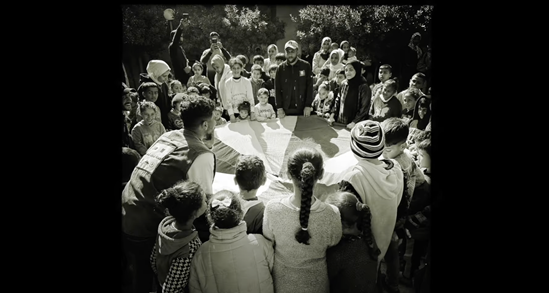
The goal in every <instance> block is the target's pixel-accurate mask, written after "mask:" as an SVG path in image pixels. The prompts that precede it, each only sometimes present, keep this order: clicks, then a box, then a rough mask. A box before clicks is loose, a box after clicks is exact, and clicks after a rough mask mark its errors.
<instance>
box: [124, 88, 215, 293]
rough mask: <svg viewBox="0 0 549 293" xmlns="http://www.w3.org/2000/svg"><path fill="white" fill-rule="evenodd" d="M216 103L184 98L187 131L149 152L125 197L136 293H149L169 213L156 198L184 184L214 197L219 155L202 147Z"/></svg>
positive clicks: (199, 224) (201, 222) (204, 229)
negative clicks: (188, 182) (155, 256)
mask: <svg viewBox="0 0 549 293" xmlns="http://www.w3.org/2000/svg"><path fill="white" fill-rule="evenodd" d="M213 109H214V104H213V101H212V100H210V99H208V98H204V97H185V101H184V102H183V105H182V111H181V118H182V119H183V123H184V124H185V128H184V129H183V130H174V131H170V132H167V133H165V134H163V135H162V136H161V137H160V138H158V140H157V141H156V142H155V143H154V144H153V145H152V146H151V147H150V148H149V149H148V150H147V153H146V154H145V155H144V156H143V158H142V159H141V160H140V161H139V164H138V165H137V167H135V169H134V171H133V173H132V175H131V178H130V181H129V182H128V183H127V185H126V187H125V188H124V190H123V191H122V232H123V238H124V246H125V250H126V252H127V253H128V256H129V260H130V262H133V264H132V265H130V266H132V267H133V268H134V276H133V279H134V280H135V282H134V290H133V291H132V292H136V293H141V292H143V293H145V292H146V293H148V292H151V291H153V290H152V288H151V284H152V279H153V271H152V269H151V265H150V263H149V257H150V255H151V251H152V249H153V246H154V243H155V238H156V235H157V231H158V225H159V223H160V221H161V220H162V219H163V218H164V216H165V214H164V212H163V211H162V210H161V209H159V208H158V207H157V206H156V204H155V197H156V196H157V195H158V194H159V193H160V191H162V190H163V189H166V188H168V187H171V186H173V185H174V184H175V183H176V182H178V181H180V180H191V181H194V182H196V183H198V184H199V185H200V186H201V187H202V189H204V191H205V192H206V194H207V195H208V197H209V196H210V195H211V194H212V184H213V178H214V175H215V168H216V164H215V154H214V153H213V152H212V151H210V150H209V149H208V148H207V147H206V146H205V145H204V143H203V142H202V140H203V139H204V138H205V137H206V136H207V135H208V134H210V135H211V134H212V133H213V130H214V128H215V120H214V117H213ZM194 224H195V227H196V229H197V230H198V232H199V237H200V239H201V240H202V241H203V242H204V241H206V240H208V237H209V232H208V225H207V223H206V222H205V218H204V216H202V217H200V218H198V219H197V220H195V223H194Z"/></svg>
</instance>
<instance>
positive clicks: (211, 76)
mask: <svg viewBox="0 0 549 293" xmlns="http://www.w3.org/2000/svg"><path fill="white" fill-rule="evenodd" d="M206 76H207V77H208V79H210V82H211V83H212V84H215V70H208V75H206Z"/></svg>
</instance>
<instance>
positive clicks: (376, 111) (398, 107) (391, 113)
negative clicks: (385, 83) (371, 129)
mask: <svg viewBox="0 0 549 293" xmlns="http://www.w3.org/2000/svg"><path fill="white" fill-rule="evenodd" d="M401 114H402V104H401V103H400V102H399V101H398V99H397V98H396V97H395V96H392V97H390V98H389V100H384V99H383V97H382V96H381V95H378V96H377V98H376V99H375V100H374V101H373V102H372V107H371V108H370V112H369V119H370V120H374V121H377V122H380V123H381V122H383V121H385V120H386V119H389V118H391V117H398V118H400V116H401Z"/></svg>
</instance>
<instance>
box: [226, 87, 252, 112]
mask: <svg viewBox="0 0 549 293" xmlns="http://www.w3.org/2000/svg"><path fill="white" fill-rule="evenodd" d="M225 101H226V104H225V103H224V105H223V108H225V109H227V112H228V113H229V115H234V113H238V112H239V111H238V106H239V105H240V104H242V102H244V101H248V102H249V103H250V107H251V109H250V110H251V112H250V116H251V114H252V113H255V111H256V110H255V107H254V105H255V101H254V95H253V91H252V83H251V82H250V80H248V79H247V78H245V77H240V78H239V79H234V77H231V78H229V79H227V81H225ZM254 115H255V114H254Z"/></svg>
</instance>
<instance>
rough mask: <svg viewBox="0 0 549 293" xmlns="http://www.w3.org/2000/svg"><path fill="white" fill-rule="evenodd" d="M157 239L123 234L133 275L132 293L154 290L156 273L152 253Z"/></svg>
mask: <svg viewBox="0 0 549 293" xmlns="http://www.w3.org/2000/svg"><path fill="white" fill-rule="evenodd" d="M155 240H156V239H155V237H151V238H140V237H134V236H130V235H127V234H123V247H124V251H125V253H126V257H127V264H128V268H129V270H130V275H131V284H130V286H129V287H130V288H131V289H130V292H132V293H149V292H152V291H154V290H153V280H154V278H155V276H154V272H153V270H152V268H151V261H150V257H151V253H152V250H153V248H154V243H155Z"/></svg>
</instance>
